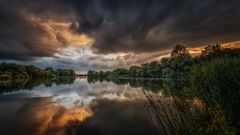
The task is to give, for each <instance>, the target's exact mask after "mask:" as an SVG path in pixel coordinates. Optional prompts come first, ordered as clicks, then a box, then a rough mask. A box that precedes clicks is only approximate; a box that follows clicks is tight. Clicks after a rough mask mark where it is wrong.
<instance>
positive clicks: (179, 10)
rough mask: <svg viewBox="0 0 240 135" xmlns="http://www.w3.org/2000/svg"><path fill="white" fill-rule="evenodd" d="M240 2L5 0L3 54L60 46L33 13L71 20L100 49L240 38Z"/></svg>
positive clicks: (19, 55) (41, 52)
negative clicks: (47, 38)
mask: <svg viewBox="0 0 240 135" xmlns="http://www.w3.org/2000/svg"><path fill="white" fill-rule="evenodd" d="M239 6H240V1H239V0H231V1H228V0H207V1H199V0H181V1H180V0H31V1H25V0H22V1H21V0H11V1H10V0H8V1H7V0H2V1H1V2H0V58H2V59H5V58H7V59H23V60H25V59H31V58H33V57H42V56H53V55H54V53H55V52H56V48H57V46H54V45H50V44H51V42H46V41H45V40H44V41H43V40H42V38H43V37H44V38H46V37H49V35H48V33H47V32H46V31H45V29H44V28H43V27H42V26H40V25H38V24H33V23H32V22H31V21H29V20H28V19H27V18H26V16H28V15H33V16H37V17H40V18H41V19H43V20H44V19H45V20H54V21H56V22H66V21H67V22H71V23H72V25H71V27H70V29H71V30H72V31H73V32H75V33H76V34H79V33H84V34H88V35H89V36H91V37H92V38H94V39H95V43H94V45H93V46H92V48H93V49H94V50H96V52H98V53H114V52H134V53H143V52H154V51H160V50H164V49H169V48H172V47H173V46H174V45H175V44H176V43H183V44H186V45H188V46H194V45H199V44H208V43H214V42H230V41H236V40H239V37H238V36H239V35H240V25H239V24H240V17H239V15H240V9H239ZM56 36H57V37H56V38H57V40H60V39H62V38H61V37H59V36H58V35H56ZM49 40H50V37H49Z"/></svg>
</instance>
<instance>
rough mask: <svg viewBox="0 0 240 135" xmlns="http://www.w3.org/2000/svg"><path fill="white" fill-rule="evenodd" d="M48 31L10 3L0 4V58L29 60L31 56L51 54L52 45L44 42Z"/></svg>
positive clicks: (53, 50) (47, 37) (52, 50)
mask: <svg viewBox="0 0 240 135" xmlns="http://www.w3.org/2000/svg"><path fill="white" fill-rule="evenodd" d="M43 37H44V38H45V39H49V38H50V37H49V35H48V33H47V32H46V31H45V30H44V29H43V28H42V26H40V25H39V24H33V23H31V21H29V20H28V19H27V18H26V17H25V16H23V15H22V14H21V10H18V9H17V8H15V7H12V6H11V5H4V4H2V3H1V5H0V58H1V59H16V60H30V59H33V57H43V56H52V55H53V53H54V52H55V48H53V45H51V44H50V43H48V42H46V41H45V40H44V39H43Z"/></svg>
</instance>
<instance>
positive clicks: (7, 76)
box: [0, 63, 75, 81]
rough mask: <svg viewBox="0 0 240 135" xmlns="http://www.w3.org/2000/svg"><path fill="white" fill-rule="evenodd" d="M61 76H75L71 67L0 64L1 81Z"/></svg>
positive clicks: (56, 77)
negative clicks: (56, 67) (54, 67)
mask: <svg viewBox="0 0 240 135" xmlns="http://www.w3.org/2000/svg"><path fill="white" fill-rule="evenodd" d="M61 77H75V73H74V71H73V70H70V69H56V70H54V69H53V68H51V67H47V68H45V69H41V68H38V67H36V66H33V65H18V64H12V63H11V64H8V63H2V64H0V81H24V80H34V79H58V78H61Z"/></svg>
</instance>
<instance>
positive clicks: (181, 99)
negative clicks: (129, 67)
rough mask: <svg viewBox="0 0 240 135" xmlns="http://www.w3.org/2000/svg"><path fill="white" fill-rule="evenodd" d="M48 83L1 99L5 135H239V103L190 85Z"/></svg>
mask: <svg viewBox="0 0 240 135" xmlns="http://www.w3.org/2000/svg"><path fill="white" fill-rule="evenodd" d="M49 82H51V81H47V83H46V82H44V81H43V82H41V81H39V82H38V83H32V84H31V86H30V82H28V83H26V84H29V85H24V86H23V85H22V86H14V87H13V86H11V88H12V89H11V88H10V87H5V88H8V89H7V91H8V92H3V93H2V95H1V96H0V111H1V114H0V134H23V135H25V134H44V135H61V134H71V135H72V134H89V135H91V134H92V135H93V134H94V135H101V134H103V135H122V134H124V135H133V134H137V135H141V134H142V135H146V134H149V135H157V134H161V135H162V134H163V135H173V134H193V135H194V134H237V133H238V129H239V127H238V124H239V123H238V121H239V119H238V118H239V117H238V115H237V112H236V111H235V110H237V109H232V107H233V106H236V105H238V104H239V103H238V102H232V101H233V100H226V99H224V98H223V99H222V100H224V101H225V102H224V103H223V102H221V100H220V99H216V98H214V97H217V96H219V95H221V94H220V93H214V95H210V94H211V93H206V92H205V91H204V94H205V95H204V94H203V91H201V90H195V89H192V88H191V87H190V86H191V84H190V83H189V82H187V81H172V80H154V79H152V80H142V79H121V80H119V79H112V80H109V79H101V80H96V79H89V78H88V79H85V78H84V79H80V78H77V79H76V80H67V81H66V80H65V81H63V83H60V82H62V81H59V82H51V83H49ZM46 84H49V85H46ZM2 88H3V87H1V89H2ZM28 88H30V89H31V91H29V90H28ZM13 90H14V92H10V91H13ZM16 91H18V92H16ZM217 94H218V95H217ZM207 97H208V98H207ZM209 97H212V98H209ZM228 101H230V102H229V103H228ZM229 108H231V109H230V110H229ZM237 108H238V107H237ZM231 114H235V115H231Z"/></svg>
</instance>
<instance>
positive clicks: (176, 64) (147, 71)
mask: <svg viewBox="0 0 240 135" xmlns="http://www.w3.org/2000/svg"><path fill="white" fill-rule="evenodd" d="M239 57H240V49H229V48H228V49H227V48H225V49H224V48H222V47H221V45H219V44H215V45H209V46H207V47H205V48H204V49H203V50H202V53H201V54H200V55H199V56H197V57H193V56H192V55H190V53H189V50H188V49H187V48H186V47H185V46H183V45H176V46H175V48H174V49H173V50H172V52H171V55H170V57H166V58H162V59H161V60H160V61H153V62H150V63H145V64H141V65H139V66H131V67H130V68H128V69H127V68H118V69H115V70H113V71H106V72H104V71H99V72H97V71H95V70H89V71H88V77H89V78H175V79H186V78H188V77H189V76H188V75H189V74H190V70H191V68H192V67H193V65H196V64H199V63H202V62H209V61H212V60H214V59H219V58H239Z"/></svg>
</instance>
